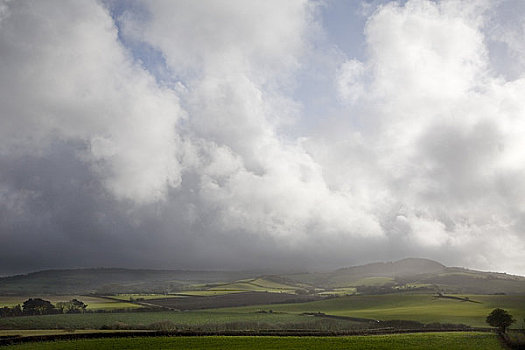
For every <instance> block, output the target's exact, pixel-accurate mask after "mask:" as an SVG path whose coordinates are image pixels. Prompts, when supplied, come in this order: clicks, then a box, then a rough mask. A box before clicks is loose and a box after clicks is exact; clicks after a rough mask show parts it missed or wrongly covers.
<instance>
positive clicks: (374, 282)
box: [348, 277, 394, 287]
mask: <svg viewBox="0 0 525 350" xmlns="http://www.w3.org/2000/svg"><path fill="white" fill-rule="evenodd" d="M392 282H394V280H393V279H392V278H390V277H365V278H361V279H358V280H357V281H352V282H349V283H348V285H349V286H353V287H355V286H383V285H385V284H387V283H392Z"/></svg>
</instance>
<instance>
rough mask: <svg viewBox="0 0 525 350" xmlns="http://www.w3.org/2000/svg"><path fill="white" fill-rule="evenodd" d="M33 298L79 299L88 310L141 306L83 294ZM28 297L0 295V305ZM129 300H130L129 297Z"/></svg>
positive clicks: (19, 301) (10, 305)
mask: <svg viewBox="0 0 525 350" xmlns="http://www.w3.org/2000/svg"><path fill="white" fill-rule="evenodd" d="M33 298H42V299H45V300H49V301H50V302H51V303H52V304H56V303H57V302H59V301H69V300H71V299H78V300H81V301H82V302H84V303H85V304H87V309H88V310H111V309H136V308H140V307H141V306H140V305H137V304H132V303H128V302H125V301H119V300H111V299H105V298H98V297H93V296H83V295H43V296H42V295H39V296H34V297H33ZM27 299H28V297H27V296H0V307H4V306H8V307H13V306H15V305H17V304H20V305H22V304H23V303H24V301H26V300H27ZM127 300H129V297H128V298H127Z"/></svg>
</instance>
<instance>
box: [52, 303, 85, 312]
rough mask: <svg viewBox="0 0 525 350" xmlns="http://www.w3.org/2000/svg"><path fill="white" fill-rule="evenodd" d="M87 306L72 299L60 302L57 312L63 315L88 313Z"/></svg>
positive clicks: (57, 305)
mask: <svg viewBox="0 0 525 350" xmlns="http://www.w3.org/2000/svg"><path fill="white" fill-rule="evenodd" d="M86 307H87V305H86V304H84V303H83V302H81V301H80V300H78V299H71V300H70V301H59V302H58V303H57V304H56V308H57V310H59V312H60V313H63V314H66V313H67V314H74V313H83V312H84V311H86Z"/></svg>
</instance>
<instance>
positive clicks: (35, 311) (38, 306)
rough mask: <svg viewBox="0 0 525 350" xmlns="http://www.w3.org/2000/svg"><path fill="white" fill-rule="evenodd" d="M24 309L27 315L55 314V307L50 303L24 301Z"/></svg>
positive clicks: (35, 300) (38, 299)
mask: <svg viewBox="0 0 525 350" xmlns="http://www.w3.org/2000/svg"><path fill="white" fill-rule="evenodd" d="M22 309H23V311H24V314H26V315H46V314H51V313H53V310H54V309H55V307H54V306H53V304H51V302H50V301H47V300H44V299H40V298H35V299H33V298H30V299H27V300H26V301H24V304H23V305H22Z"/></svg>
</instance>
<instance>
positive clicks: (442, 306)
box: [209, 293, 525, 327]
mask: <svg viewBox="0 0 525 350" xmlns="http://www.w3.org/2000/svg"><path fill="white" fill-rule="evenodd" d="M461 297H469V298H470V299H471V300H473V301H477V302H465V301H460V300H455V299H443V298H436V297H435V295H433V294H420V293H398V294H385V295H352V296H343V297H338V298H330V299H326V300H321V301H313V302H308V303H294V304H273V305H258V306H246V307H236V308H228V309H210V310H209V311H210V312H224V311H226V310H227V311H228V312H239V313H251V312H256V311H257V310H261V309H263V310H269V309H271V310H272V311H273V312H286V313H295V314H301V313H305V312H311V313H316V312H322V313H325V314H329V315H336V316H348V317H359V318H367V319H376V320H413V321H418V322H423V323H433V322H440V323H454V324H460V323H462V324H466V325H469V326H474V327H487V324H486V323H485V318H486V317H487V315H488V314H489V313H490V312H491V311H492V310H493V309H494V308H498V307H499V308H503V309H506V310H507V311H508V312H510V313H511V314H512V315H514V318H515V319H517V320H523V318H525V297H524V296H520V295H461Z"/></svg>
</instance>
